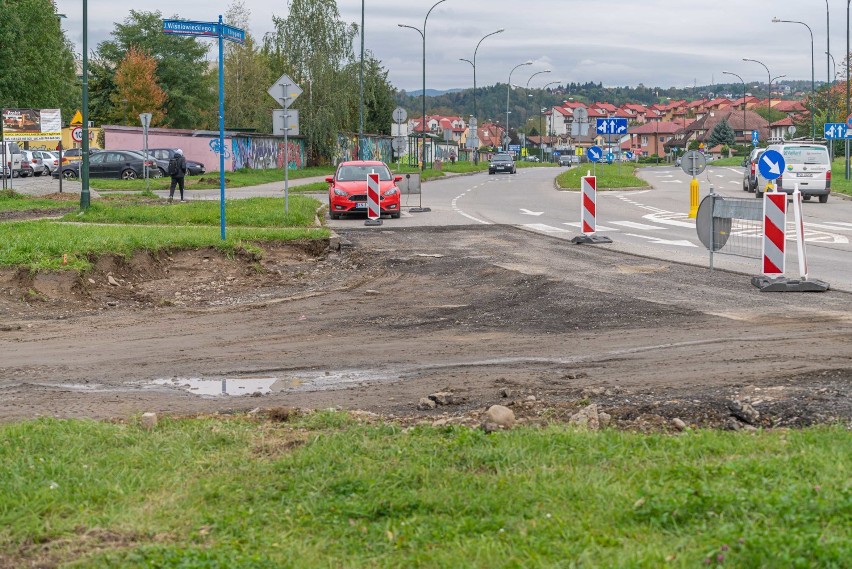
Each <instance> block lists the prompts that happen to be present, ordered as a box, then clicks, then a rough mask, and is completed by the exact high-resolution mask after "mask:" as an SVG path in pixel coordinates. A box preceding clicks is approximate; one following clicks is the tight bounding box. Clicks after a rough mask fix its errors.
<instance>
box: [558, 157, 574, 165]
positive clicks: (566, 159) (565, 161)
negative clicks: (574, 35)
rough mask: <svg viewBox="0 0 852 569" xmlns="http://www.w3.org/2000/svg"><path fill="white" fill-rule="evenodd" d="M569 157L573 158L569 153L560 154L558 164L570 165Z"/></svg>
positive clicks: (571, 162)
mask: <svg viewBox="0 0 852 569" xmlns="http://www.w3.org/2000/svg"><path fill="white" fill-rule="evenodd" d="M571 158H573V156H571V155H570V154H562V155H560V156H559V165H560V166H570V165H571V164H573V161H572V160H571Z"/></svg>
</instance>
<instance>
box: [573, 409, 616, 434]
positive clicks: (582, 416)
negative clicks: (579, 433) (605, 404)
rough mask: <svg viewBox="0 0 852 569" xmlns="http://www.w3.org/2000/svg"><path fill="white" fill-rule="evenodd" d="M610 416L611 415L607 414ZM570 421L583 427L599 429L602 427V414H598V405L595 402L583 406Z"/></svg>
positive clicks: (592, 429)
mask: <svg viewBox="0 0 852 569" xmlns="http://www.w3.org/2000/svg"><path fill="white" fill-rule="evenodd" d="M607 417H608V418H609V415H607ZM570 423H571V424H572V425H576V426H578V427H581V428H585V429H589V430H590V431H597V430H599V429H600V428H601V421H600V415H599V414H598V406H597V405H596V404H594V403H592V404H591V405H588V406H586V407H583V409H582V410H581V411H580V412H579V413H576V414H574V415H572V416H571V421H570Z"/></svg>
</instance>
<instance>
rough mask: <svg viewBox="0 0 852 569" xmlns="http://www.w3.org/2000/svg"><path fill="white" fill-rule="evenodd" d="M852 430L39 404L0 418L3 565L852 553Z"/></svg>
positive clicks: (624, 562)
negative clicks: (391, 421)
mask: <svg viewBox="0 0 852 569" xmlns="http://www.w3.org/2000/svg"><path fill="white" fill-rule="evenodd" d="M850 440H851V439H850V437H849V433H848V432H847V431H846V430H844V429H842V428H815V429H809V430H804V431H790V432H760V433H756V434H752V435H749V434H743V433H730V432H714V431H698V432H689V433H685V434H683V435H681V436H666V435H639V434H631V433H625V432H617V431H605V432H601V433H587V432H577V431H573V430H571V429H569V428H565V427H563V426H550V427H545V428H541V429H536V428H530V427H526V428H518V429H515V430H513V431H509V432H502V433H498V434H495V435H485V434H484V433H483V432H482V431H479V430H471V429H469V428H464V427H446V428H433V427H415V428H411V429H401V428H399V427H396V426H394V425H385V424H380V425H364V424H360V423H359V422H357V421H355V420H354V419H352V418H351V417H350V416H349V415H346V414H343V413H334V412H320V413H314V414H311V415H308V416H305V417H301V418H297V419H295V420H294V421H293V422H291V423H287V424H284V423H267V422H260V421H253V420H249V419H245V418H239V417H237V418H231V419H229V420H219V419H186V420H168V419H166V420H161V422H160V424H159V425H158V426H157V427H156V429H155V430H154V431H152V432H146V431H143V430H142V429H141V428H139V427H138V426H136V425H135V424H111V423H99V422H93V421H59V420H52V419H40V420H37V421H28V422H23V423H17V424H7V425H2V426H0V441H2V444H0V564H4V563H5V565H6V566H15V565H16V564H17V565H21V566H23V565H26V566H35V565H51V563H50V561H51V560H53V561H55V560H63V561H65V562H67V563H68V564H69V566H74V567H99V568H101V567H105V568H109V567H122V568H123V567H178V566H179V567H183V568H202V567H204V568H207V567H223V568H224V567H241V568H260V567H308V568H310V567H367V566H369V567H388V568H395V567H448V568H449V567H453V568H455V567H460V566H464V567H557V566H559V567H562V566H566V567H568V566H583V567H696V566H701V565H702V564H704V565H713V566H721V565H723V564H724V565H726V566H731V567H838V568H839V567H843V566H845V564H846V563H847V562H848V553H849V551H850V547H852V540H850V534H849V527H850V524H852V513H850V485H849V470H850V466H852V458H850V457H852V442H850ZM33 544H35V545H33ZM844 559H845V560H846V561H844ZM461 560H464V561H461Z"/></svg>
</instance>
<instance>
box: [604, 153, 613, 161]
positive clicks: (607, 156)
mask: <svg viewBox="0 0 852 569" xmlns="http://www.w3.org/2000/svg"><path fill="white" fill-rule="evenodd" d="M613 160H615V154H613V153H612V152H607V153H606V161H607V162H612V161H613Z"/></svg>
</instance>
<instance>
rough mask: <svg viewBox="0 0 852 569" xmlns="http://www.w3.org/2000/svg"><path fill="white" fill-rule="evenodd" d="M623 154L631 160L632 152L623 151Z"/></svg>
mask: <svg viewBox="0 0 852 569" xmlns="http://www.w3.org/2000/svg"><path fill="white" fill-rule="evenodd" d="M624 156H625V157H626V158H627V159H628V160H633V153H632V152H630V151H627V152H625V153H624Z"/></svg>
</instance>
